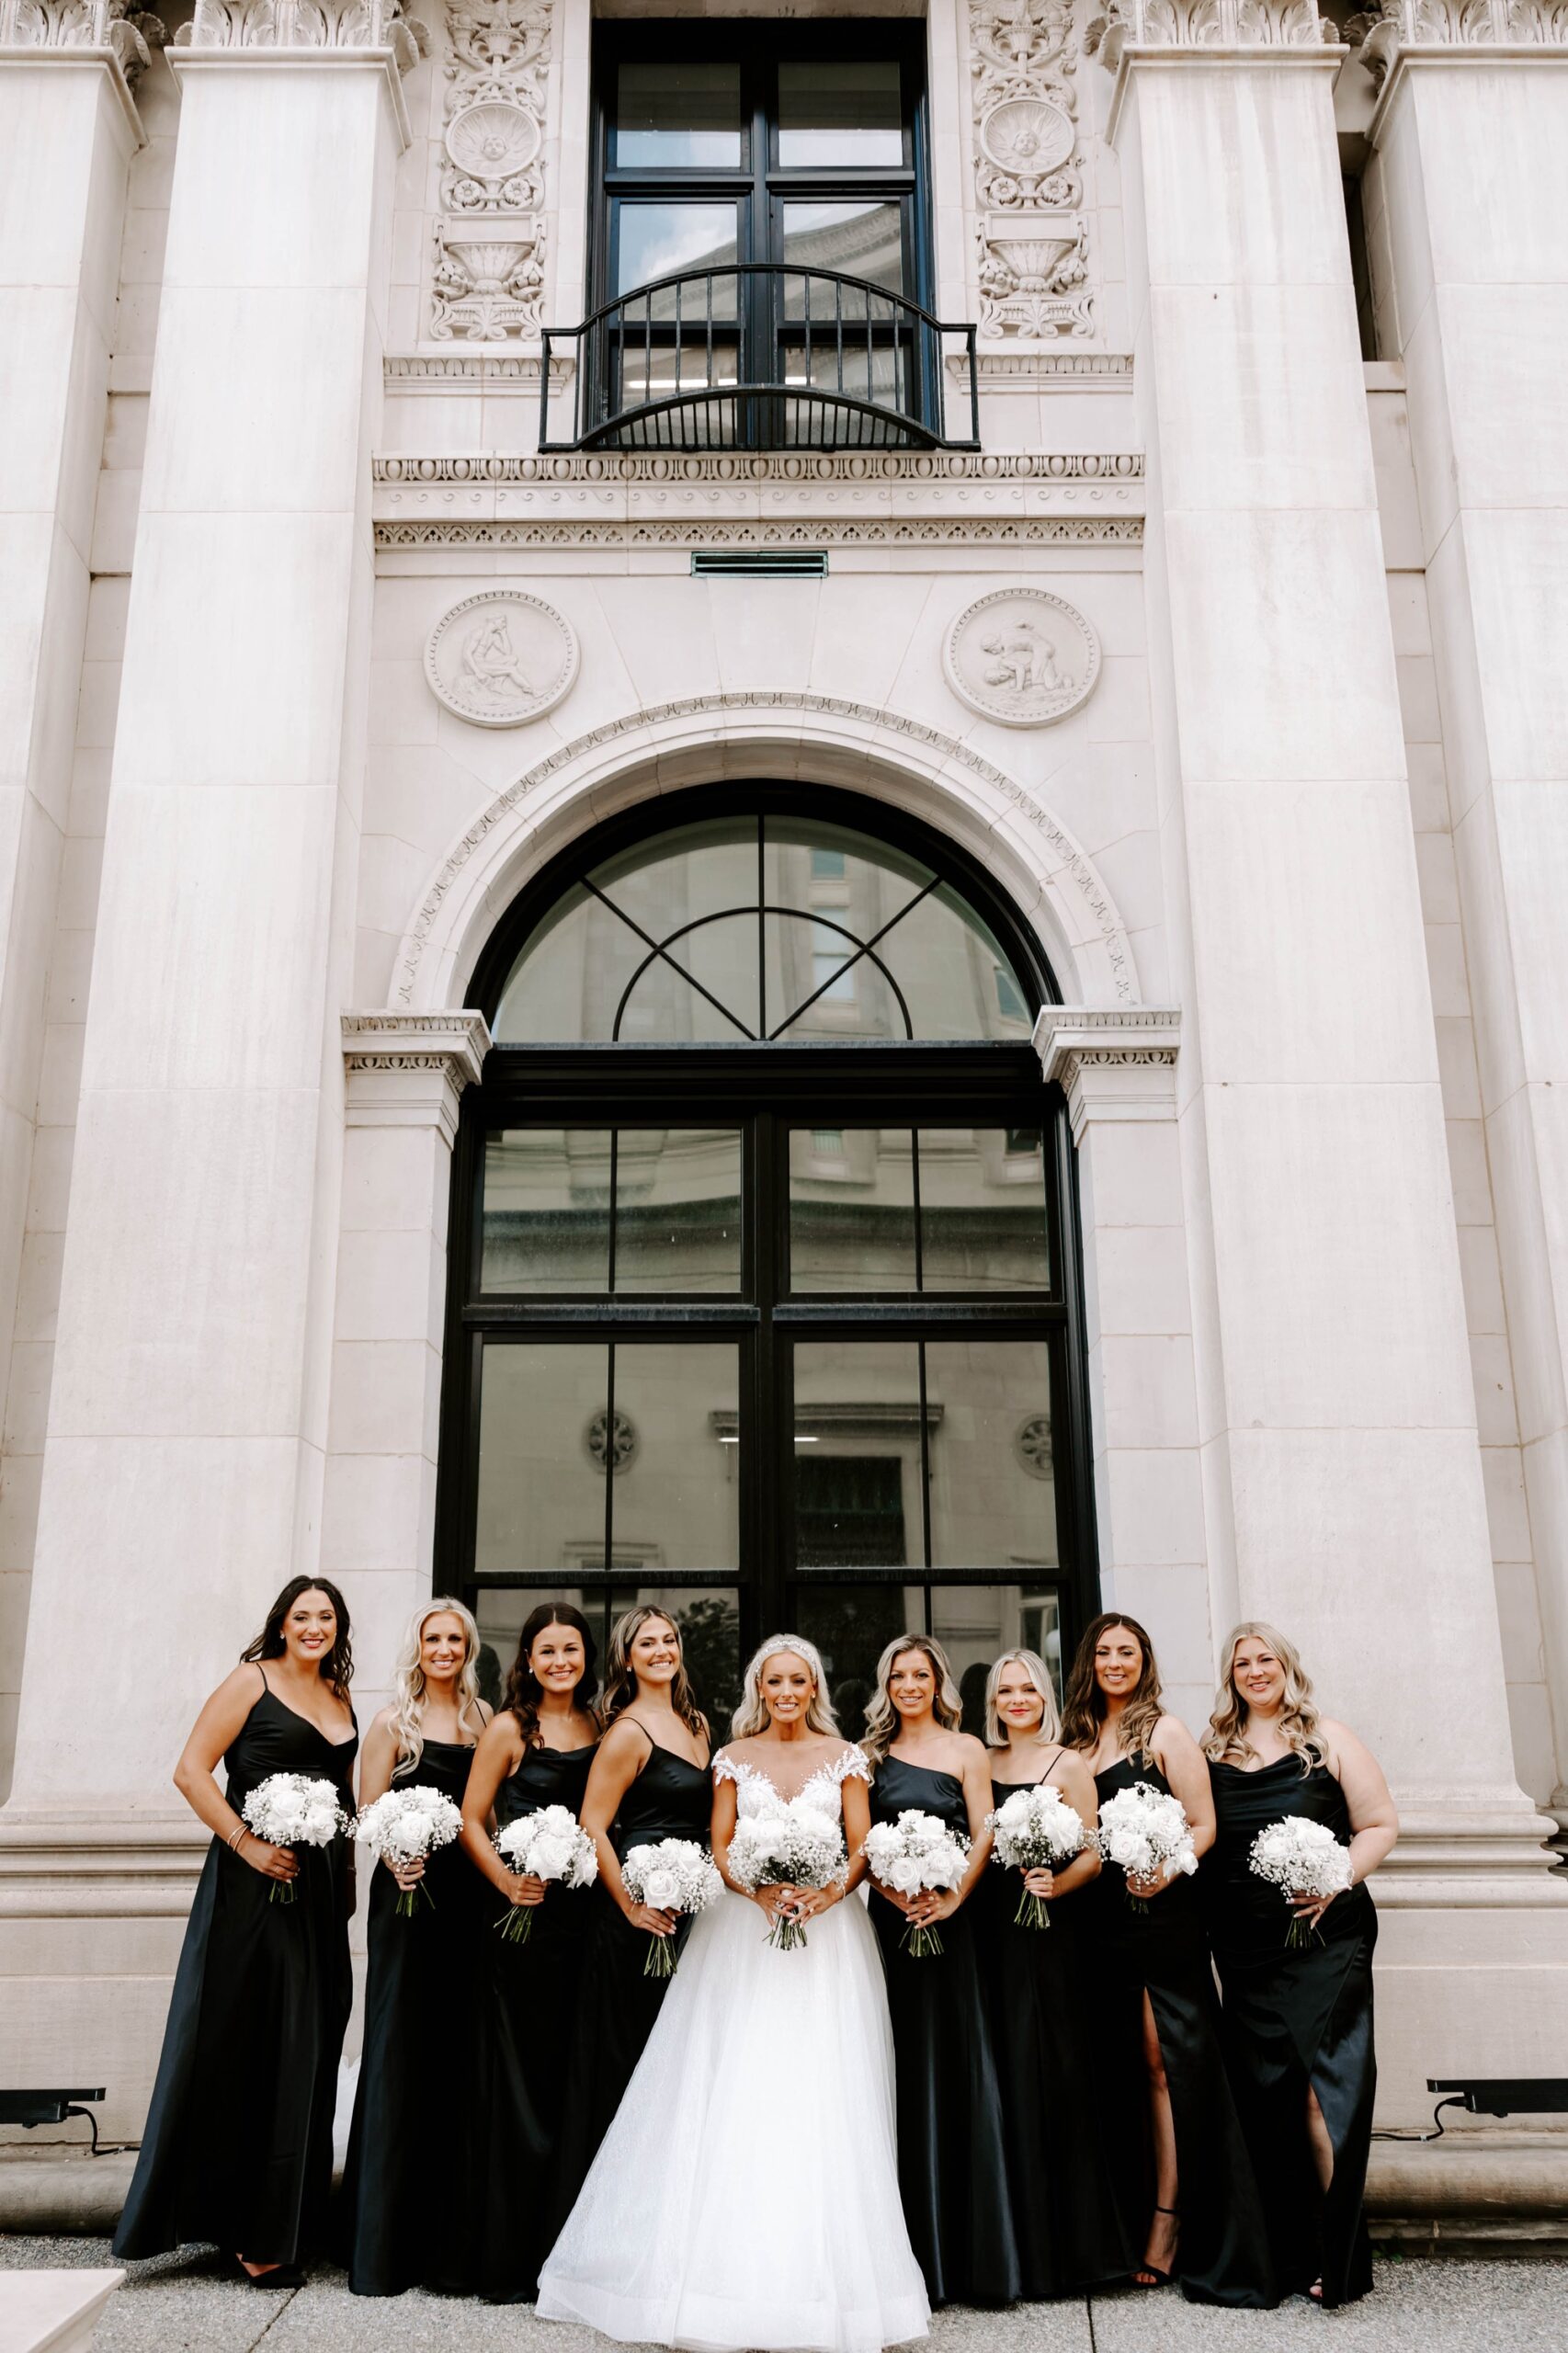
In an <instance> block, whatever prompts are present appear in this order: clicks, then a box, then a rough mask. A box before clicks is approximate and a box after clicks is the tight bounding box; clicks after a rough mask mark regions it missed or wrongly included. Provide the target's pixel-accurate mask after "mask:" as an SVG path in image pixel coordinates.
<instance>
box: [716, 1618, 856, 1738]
mask: <svg viewBox="0 0 1568 2353" xmlns="http://www.w3.org/2000/svg"><path fill="white" fill-rule="evenodd" d="M780 1651H790V1652H792V1653H793V1654H794V1655H795V1657H796V1658H798V1659H800V1660H801V1662H802V1663H803V1665H806V1666H808V1667H809V1668H810V1669H811V1676H812V1696H811V1699H809V1700H808V1702H807V1704H806V1730H807V1731H808V1732H826V1733H836V1732H837V1730H838V1721H837V1718H836V1717H835V1714H834V1712H833V1703H832V1701H831V1700H830V1699H829V1698H828V1696H827V1676H826V1673H825V1671H824V1666H823V1663H822V1653H821V1652H820V1651H819V1650H818V1648H817V1646H816V1644H815V1643H808V1642H807V1641H806V1640H805V1639H804V1637H803V1636H802V1635H800V1634H769V1636H768V1638H767V1642H765V1643H763V1645H762V1647H761V1649H760V1650H757V1651H754V1652H753V1654H752V1655H751V1657H750V1659H749V1660H748V1661H747V1663H746V1671H745V1681H744V1685H743V1686H742V1689H741V1704H740V1706H739V1707H738V1708H737V1709H736V1710H735V1712H734V1714H733V1716H732V1717H731V1719H730V1738H731V1739H732V1740H750V1739H752V1738H753V1737H754V1736H755V1734H756V1733H759V1732H766V1731H767V1724H768V1715H767V1700H766V1699H764V1698H763V1696H762V1670H763V1668H764V1667H765V1666H766V1665H767V1662H768V1660H769V1659H770V1658H777V1657H778V1654H779V1653H780Z"/></svg>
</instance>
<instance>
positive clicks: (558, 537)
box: [375, 514, 1143, 552]
mask: <svg viewBox="0 0 1568 2353" xmlns="http://www.w3.org/2000/svg"><path fill="white" fill-rule="evenodd" d="M375 531H376V545H377V547H378V548H379V549H381V550H382V551H386V552H392V551H396V550H399V549H404V548H442V547H445V548H451V547H457V548H461V547H469V548H566V549H584V550H613V551H620V550H627V549H636V548H721V547H743V548H796V547H799V548H807V547H809V548H839V547H850V548H853V547H939V548H968V547H1089V548H1094V547H1139V546H1141V545H1142V539H1143V517H1142V515H1141V514H1140V515H1126V516H1115V515H1043V516H1027V515H1014V516H984V515H981V516H963V515H955V516H946V517H944V516H926V517H907V518H900V517H894V518H892V519H890V518H888V517H866V518H865V519H863V520H862V519H858V518H857V517H845V516H831V515H830V516H822V517H812V519H810V520H807V521H801V522H796V523H790V522H786V521H785V520H783V519H782V518H780V519H779V520H778V521H777V522H774V521H769V520H767V518H764V519H763V520H762V521H760V522H745V521H735V522H728V523H709V522H704V521H701V520H699V519H695V518H694V519H693V520H692V521H691V522H689V523H683V522H668V523H528V522H516V523H511V522H480V521H476V522H464V521H461V520H460V519H458V518H455V517H454V518H451V519H446V520H441V521H432V522H427V523H398V522H387V523H383V522H378V523H377V525H376V527H375Z"/></svg>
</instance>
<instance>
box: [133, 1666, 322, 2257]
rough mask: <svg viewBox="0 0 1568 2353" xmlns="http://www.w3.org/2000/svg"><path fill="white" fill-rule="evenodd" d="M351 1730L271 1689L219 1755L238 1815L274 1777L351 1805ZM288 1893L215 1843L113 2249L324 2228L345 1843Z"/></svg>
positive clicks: (274, 2246)
mask: <svg viewBox="0 0 1568 2353" xmlns="http://www.w3.org/2000/svg"><path fill="white" fill-rule="evenodd" d="M358 1738H359V1735H358V1730H356V1731H355V1732H354V1733H352V1734H351V1735H350V1737H349V1738H348V1739H347V1740H346V1741H342V1742H340V1743H337V1744H336V1745H335V1744H334V1743H333V1742H332V1741H330V1740H328V1739H327V1737H326V1735H325V1733H321V1732H318V1731H317V1729H316V1727H315V1725H314V1724H312V1723H311V1722H309V1721H308V1719H307V1718H306V1717H304V1716H301V1714H299V1713H298V1711H296V1710H295V1709H293V1708H290V1707H286V1706H285V1704H284V1702H283V1701H282V1700H281V1699H278V1697H277V1696H276V1695H275V1694H274V1693H273V1692H272V1691H271V1690H270V1689H267V1688H262V1689H260V1690H258V1691H257V1693H256V1703H255V1705H254V1706H253V1708H252V1709H251V1711H250V1713H249V1715H248V1716H247V1717H246V1718H245V1720H244V1723H243V1724H242V1725H241V1727H240V1730H239V1732H238V1733H237V1734H236V1735H235V1737H234V1740H233V1744H232V1745H231V1746H230V1748H229V1750H228V1753H227V1754H226V1756H224V1758H223V1769H224V1774H225V1778H226V1787H227V1795H228V1800H229V1802H230V1804H231V1805H232V1806H233V1807H234V1809H235V1811H236V1812H238V1811H240V1810H241V1809H242V1808H243V1807H244V1802H245V1799H246V1797H247V1796H248V1795H249V1794H250V1792H251V1790H254V1789H255V1788H256V1786H257V1785H258V1783H260V1782H262V1781H265V1780H266V1779H267V1778H268V1777H269V1776H270V1775H271V1774H273V1773H307V1774H309V1775H311V1777H312V1779H321V1780H326V1781H331V1782H332V1783H333V1785H334V1787H335V1789H336V1790H338V1791H339V1793H340V1796H341V1801H342V1803H343V1806H344V1808H345V1811H346V1812H347V1813H352V1812H353V1808H354V1798H353V1770H354V1752H355V1749H356V1748H357V1747H358ZM298 1853H299V1858H300V1870H299V1876H298V1878H297V1879H296V1880H295V1881H293V1882H292V1884H293V1886H294V1889H295V1891H296V1893H295V1900H294V1902H293V1903H292V1904H274V1903H273V1902H272V1901H271V1900H270V1899H271V1891H272V1889H273V1887H274V1886H276V1885H278V1881H273V1880H270V1879H264V1878H263V1877H262V1875H261V1873H260V1872H259V1871H256V1870H252V1868H251V1866H250V1865H249V1864H248V1863H246V1862H242V1861H241V1859H240V1858H239V1857H238V1856H237V1855H232V1854H231V1853H230V1852H229V1850H228V1848H227V1847H225V1846H224V1844H223V1842H222V1839H219V1838H214V1840H213V1841H212V1844H211V1846H210V1848H209V1849H208V1853H207V1859H206V1861H205V1863H204V1864H203V1865H202V1867H201V1877H200V1879H199V1881H197V1887H196V1897H195V1901H194V1902H193V1903H192V1904H191V1907H190V1919H189V1922H188V1924H187V1927H186V1932H185V1943H184V1946H183V1948H182V1949H181V1952H180V1957H179V1966H178V1968H177V1970H176V1972H175V1984H174V1993H173V1995H172V1997H171V1999H170V2002H169V2017H168V2024H167V2026H166V2027H165V2029H164V2048H163V2054H162V2056H161V2058H160V2059H159V2061H158V2075H157V2082H156V2084H155V2085H154V2086H153V2105H152V2108H151V2109H150V2110H149V2112H148V2116H147V2123H146V2129H145V2131H144V2133H143V2136H142V2154H141V2155H140V2156H139V2157H138V2158H137V2161H136V2172H135V2175H134V2177H133V2178H132V2181H131V2194H130V2196H129V2197H128V2198H127V2200H126V2201H125V2209H124V2211H123V2212H122V2214H121V2215H120V2218H119V2229H118V2230H117V2231H116V2233H115V2239H114V2252H115V2255H116V2256H117V2257H123V2256H148V2255H165V2254H167V2253H168V2252H169V2250H170V2249H171V2248H174V2247H176V2246H182V2245H189V2244H192V2243H197V2242H210V2243H213V2244H215V2245H218V2246H220V2247H222V2249H223V2251H224V2252H225V2253H226V2254H232V2255H243V2256H247V2257H248V2258H249V2259H250V2261H251V2262H253V2263H297V2262H299V2261H301V2259H302V2258H303V2257H305V2256H309V2255H311V2254H312V2253H314V2252H315V2251H316V2249H317V2248H318V2247H319V2245H321V2244H322V2242H323V2240H324V2235H325V2230H326V2210H327V2200H328V2196H329V2194H330V2191H331V2188H332V2119H333V2109H334V2106H335V2101H336V2097H337V2063H338V2059H339V2057H340V2055H341V2052H342V2049H343V2036H344V2029H346V2027H347V2024H348V2012H349V2006H350V2004H351V2001H352V1998H353V1990H354V1988H353V1974H352V1970H351V1966H350V1962H349V1958H348V1904H349V1885H350V1881H349V1868H350V1861H351V1849H350V1842H349V1840H348V1839H347V1838H346V1837H345V1838H335V1839H334V1841H333V1843H332V1845H331V1846H330V1847H301V1848H299V1849H298Z"/></svg>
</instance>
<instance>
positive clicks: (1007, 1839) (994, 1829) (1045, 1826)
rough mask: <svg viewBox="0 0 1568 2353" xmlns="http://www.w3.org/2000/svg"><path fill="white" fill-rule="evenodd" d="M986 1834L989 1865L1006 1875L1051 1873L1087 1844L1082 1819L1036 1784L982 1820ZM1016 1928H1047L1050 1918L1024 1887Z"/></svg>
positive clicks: (1040, 1899) (1056, 1792)
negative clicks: (1013, 1873) (989, 1843)
mask: <svg viewBox="0 0 1568 2353" xmlns="http://www.w3.org/2000/svg"><path fill="white" fill-rule="evenodd" d="M985 1826H986V1828H987V1829H988V1830H989V1831H990V1833H991V1859H992V1861H993V1862H994V1863H1000V1864H1001V1865H1002V1866H1003V1868H1004V1870H1015V1871H1054V1870H1061V1868H1062V1864H1063V1863H1070V1862H1071V1861H1072V1859H1073V1858H1074V1855H1081V1854H1082V1853H1083V1851H1084V1848H1085V1847H1086V1846H1087V1844H1088V1841H1089V1834H1088V1832H1087V1831H1086V1830H1085V1827H1084V1821H1083V1816H1082V1815H1081V1814H1079V1813H1074V1809H1073V1808H1072V1807H1071V1806H1070V1805H1069V1804H1068V1802H1067V1801H1066V1799H1065V1798H1064V1797H1063V1796H1062V1792H1061V1790H1056V1789H1051V1787H1049V1786H1048V1785H1047V1784H1046V1783H1044V1782H1040V1784H1038V1785H1037V1786H1036V1787H1035V1788H1032V1789H1021V1790H1014V1791H1013V1794H1012V1796H1011V1797H1010V1798H1006V1799H1004V1801H1003V1802H1002V1803H1001V1804H1000V1805H999V1806H998V1807H997V1809H996V1811H995V1813H988V1814H987V1815H986V1817H985ZM1013 1922H1014V1926H1015V1927H1020V1928H1021V1927H1030V1928H1049V1927H1050V1926H1051V1913H1050V1911H1049V1909H1048V1907H1047V1904H1046V1901H1045V1898H1044V1896H1042V1895H1032V1894H1031V1893H1029V1890H1028V1888H1027V1887H1026V1888H1025V1889H1024V1891H1023V1893H1022V1894H1021V1895H1020V1896H1019V1898H1018V1908H1017V1911H1016V1912H1015V1913H1014V1915H1013Z"/></svg>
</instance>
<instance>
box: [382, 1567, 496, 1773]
mask: <svg viewBox="0 0 1568 2353" xmlns="http://www.w3.org/2000/svg"><path fill="white" fill-rule="evenodd" d="M432 1618H455V1619H456V1620H457V1621H458V1623H459V1625H460V1627H461V1628H462V1630H463V1663H462V1665H461V1666H460V1668H459V1669H458V1682H457V1692H456V1698H457V1703H458V1722H459V1724H460V1725H462V1724H469V1723H471V1724H472V1726H473V1727H474V1730H475V1732H476V1733H478V1732H481V1731H483V1727H484V1718H483V1715H482V1714H481V1713H480V1710H479V1628H478V1627H477V1626H476V1625H475V1624H474V1622H473V1618H472V1613H471V1612H470V1611H469V1610H467V1609H465V1608H464V1607H463V1605H462V1603H461V1602H460V1601H454V1600H453V1599H452V1597H451V1595H450V1594H449V1593H438V1594H437V1596H436V1598H435V1600H434V1601H427V1602H426V1604H425V1607H424V1608H423V1609H420V1610H416V1611H415V1615H414V1616H413V1617H412V1618H411V1619H410V1620H409V1621H408V1631H407V1633H406V1634H404V1636H403V1648H402V1649H401V1650H400V1651H399V1653H398V1654H397V1671H396V1680H395V1682H394V1684H393V1687H392V1688H393V1692H394V1694H395V1696H394V1698H393V1700H392V1730H393V1731H394V1732H395V1733H396V1734H397V1761H398V1764H399V1765H400V1766H403V1765H406V1766H409V1767H413V1766H415V1765H417V1764H418V1762H419V1759H420V1758H421V1756H423V1755H424V1754H425V1690H426V1684H425V1629H426V1626H427V1625H428V1624H429V1623H430V1620H431V1619H432Z"/></svg>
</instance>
